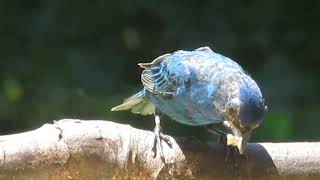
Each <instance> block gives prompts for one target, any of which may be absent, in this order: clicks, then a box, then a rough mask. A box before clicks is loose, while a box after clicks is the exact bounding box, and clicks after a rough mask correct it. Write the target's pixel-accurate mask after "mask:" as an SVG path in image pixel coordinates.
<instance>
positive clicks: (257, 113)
mask: <svg viewBox="0 0 320 180" xmlns="http://www.w3.org/2000/svg"><path fill="white" fill-rule="evenodd" d="M231 104H233V106H232V107H234V108H236V109H237V111H236V113H235V114H234V116H233V117H234V121H233V125H232V126H231V127H230V128H231V130H232V131H233V134H234V135H235V136H236V137H239V138H240V141H238V142H237V143H236V144H234V145H235V146H237V147H238V149H239V152H240V154H243V153H244V152H245V150H246V145H247V143H248V142H249V139H250V137H251V133H252V130H253V129H255V128H257V127H258V126H259V125H260V124H261V122H262V121H263V119H264V116H265V114H266V111H267V107H266V106H265V104H264V99H263V97H262V94H261V92H260V89H259V87H258V86H257V85H256V84H255V83H254V84H253V85H252V84H251V85H250V86H249V85H246V86H243V87H241V88H240V91H239V96H238V97H237V98H234V99H233V100H231Z"/></svg>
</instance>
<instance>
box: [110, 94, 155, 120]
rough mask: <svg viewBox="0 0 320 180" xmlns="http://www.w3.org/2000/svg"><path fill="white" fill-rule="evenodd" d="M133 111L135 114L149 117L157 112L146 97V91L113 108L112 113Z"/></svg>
mask: <svg viewBox="0 0 320 180" xmlns="http://www.w3.org/2000/svg"><path fill="white" fill-rule="evenodd" d="M128 109H131V112H133V113H135V114H142V115H148V114H152V113H154V111H155V106H154V104H153V103H151V102H150V101H149V100H147V99H146V98H145V96H144V91H140V92H138V93H137V94H135V95H133V96H131V97H129V98H127V99H125V100H124V101H123V103H122V104H120V105H119V106H116V107H113V108H112V109H111V111H122V110H128Z"/></svg>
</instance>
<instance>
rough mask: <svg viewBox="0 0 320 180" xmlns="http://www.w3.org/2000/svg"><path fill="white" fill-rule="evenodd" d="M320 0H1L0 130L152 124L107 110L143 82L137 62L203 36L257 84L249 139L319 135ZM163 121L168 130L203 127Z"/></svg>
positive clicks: (201, 41)
mask: <svg viewBox="0 0 320 180" xmlns="http://www.w3.org/2000/svg"><path fill="white" fill-rule="evenodd" d="M311 2H312V3H311ZM319 2H320V1H310V2H308V1H295V0H294V1H292V0H282V1H279V0H269V1H248V0H246V1H245V0H242V1H230V0H226V1H217V0H199V1H191V0H186V1H168V0H163V1H148V0H138V1H124V0H117V1H111V0H110V1H106V0H100V1H99V0H94V1H82V0H78V1H71V0H69V1H64V0H57V1H49V0H44V1H36V0H30V1H14V0H13V1H12V0H1V1H0V35H1V36H0V133H1V134H8V133H14V132H21V131H26V130H30V129H33V128H36V127H39V126H40V125H42V124H43V123H51V122H52V120H57V119H61V118H81V119H108V120H113V121H116V122H120V123H128V124H131V125H133V126H135V127H138V128H143V129H150V130H152V128H153V121H152V117H141V116H137V115H133V114H131V113H130V112H121V113H120V112H110V111H109V110H110V108H111V107H112V106H114V105H117V104H119V103H121V101H122V99H123V98H125V97H127V96H130V95H131V94H133V93H134V92H135V91H137V90H138V89H139V88H141V84H140V79H139V78H140V73H141V69H139V68H138V67H137V65H136V64H137V63H138V62H149V61H152V60H153V59H154V58H156V57H157V56H159V55H162V54H164V53H167V52H172V51H174V50H178V49H194V48H197V47H200V46H210V47H211V48H212V49H213V50H215V51H216V52H220V53H222V54H224V55H227V56H229V57H231V58H233V59H235V60H237V61H238V62H239V63H240V64H241V65H242V66H243V67H244V68H245V69H246V70H247V71H248V72H249V73H250V74H251V75H252V76H253V77H254V79H256V80H257V82H258V84H259V85H260V86H261V89H262V91H263V93H264V95H265V99H266V102H267V105H268V106H269V113H268V116H267V118H266V121H265V122H264V123H263V124H262V126H261V127H259V128H258V129H257V130H256V131H255V134H254V136H253V138H254V140H256V141H299V140H319V137H320V131H319V126H320V120H319V112H320V104H319V100H320V99H319V90H320V89H319V88H320V84H319V74H320V71H319V63H318V61H319V55H320V54H319V52H320V33H319V32H320V26H319V25H320V24H319V19H320V16H319V14H320V13H319V8H320V3H319ZM163 123H164V125H163V126H164V127H163V128H164V130H165V132H167V133H169V134H174V135H184V136H202V135H204V136H206V135H207V134H206V133H205V131H204V129H202V128H195V127H187V126H184V125H181V124H178V123H175V122H173V121H170V120H166V121H164V122H163Z"/></svg>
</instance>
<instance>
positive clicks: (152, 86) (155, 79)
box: [138, 54, 174, 97]
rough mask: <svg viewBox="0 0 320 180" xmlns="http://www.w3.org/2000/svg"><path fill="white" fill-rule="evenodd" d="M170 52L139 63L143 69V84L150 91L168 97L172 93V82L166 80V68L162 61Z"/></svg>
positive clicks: (167, 73)
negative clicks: (147, 61)
mask: <svg viewBox="0 0 320 180" xmlns="http://www.w3.org/2000/svg"><path fill="white" fill-rule="evenodd" d="M169 56H170V54H165V55H162V56H160V57H158V58H156V59H155V60H153V61H152V62H150V63H139V64H138V65H139V66H140V67H141V68H144V69H145V70H144V71H143V72H142V74H141V81H142V84H143V86H144V87H145V88H146V89H147V90H148V91H149V92H151V93H153V94H156V95H160V96H162V97H170V96H172V94H173V93H174V90H173V84H172V82H170V81H169V80H168V75H169V74H170V72H168V69H167V68H166V63H163V61H164V60H165V59H166V58H168V57H169Z"/></svg>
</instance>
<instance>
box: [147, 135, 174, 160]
mask: <svg viewBox="0 0 320 180" xmlns="http://www.w3.org/2000/svg"><path fill="white" fill-rule="evenodd" d="M162 141H164V142H165V143H167V144H168V146H169V147H170V148H172V143H171V141H170V138H169V137H167V136H165V135H164V134H162V133H161V132H160V131H158V132H157V131H155V137H154V143H153V147H152V151H153V153H154V154H153V158H156V156H157V150H158V148H157V147H159V148H160V149H159V150H160V158H161V160H162V161H163V162H166V161H165V156H164V153H163V146H162Z"/></svg>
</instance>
